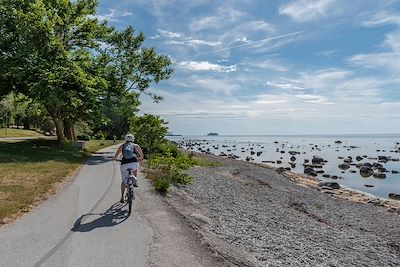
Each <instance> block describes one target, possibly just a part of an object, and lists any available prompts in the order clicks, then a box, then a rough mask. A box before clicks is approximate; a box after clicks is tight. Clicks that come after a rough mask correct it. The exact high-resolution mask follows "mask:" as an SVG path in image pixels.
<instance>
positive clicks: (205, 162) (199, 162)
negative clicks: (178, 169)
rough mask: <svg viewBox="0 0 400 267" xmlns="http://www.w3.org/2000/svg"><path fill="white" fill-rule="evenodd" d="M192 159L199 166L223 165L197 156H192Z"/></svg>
mask: <svg viewBox="0 0 400 267" xmlns="http://www.w3.org/2000/svg"><path fill="white" fill-rule="evenodd" d="M193 160H194V164H195V165H196V166H201V167H218V166H222V165H223V164H222V163H220V162H218V161H215V160H212V159H208V158H203V157H199V156H193Z"/></svg>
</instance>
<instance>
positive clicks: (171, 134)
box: [165, 132, 182, 136]
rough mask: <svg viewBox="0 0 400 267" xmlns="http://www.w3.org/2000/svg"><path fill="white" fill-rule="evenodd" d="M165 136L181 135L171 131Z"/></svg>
mask: <svg viewBox="0 0 400 267" xmlns="http://www.w3.org/2000/svg"><path fill="white" fill-rule="evenodd" d="M165 136H182V135H181V134H173V133H171V132H168V133H167V134H166V135H165Z"/></svg>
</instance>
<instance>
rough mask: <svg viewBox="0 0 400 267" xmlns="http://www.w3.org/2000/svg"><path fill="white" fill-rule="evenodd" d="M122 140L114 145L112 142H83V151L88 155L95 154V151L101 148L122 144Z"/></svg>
mask: <svg viewBox="0 0 400 267" xmlns="http://www.w3.org/2000/svg"><path fill="white" fill-rule="evenodd" d="M122 142H123V140H117V141H116V142H115V143H114V141H113V140H90V141H85V150H86V151H87V152H89V153H93V152H96V151H97V150H100V149H102V148H105V147H108V146H112V145H116V144H120V143H122Z"/></svg>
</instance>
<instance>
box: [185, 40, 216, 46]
mask: <svg viewBox="0 0 400 267" xmlns="http://www.w3.org/2000/svg"><path fill="white" fill-rule="evenodd" d="M184 43H186V44H189V45H193V46H197V45H206V46H219V45H221V42H210V41H205V40H199V39H188V40H185V41H184Z"/></svg>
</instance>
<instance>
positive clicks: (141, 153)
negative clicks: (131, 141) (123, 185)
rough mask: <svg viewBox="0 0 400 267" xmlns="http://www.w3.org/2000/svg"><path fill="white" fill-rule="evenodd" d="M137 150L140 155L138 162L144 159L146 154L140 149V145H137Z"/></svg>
mask: <svg viewBox="0 0 400 267" xmlns="http://www.w3.org/2000/svg"><path fill="white" fill-rule="evenodd" d="M135 150H136V152H137V154H138V155H139V157H138V160H139V161H141V160H143V159H144V154H143V151H142V149H141V148H140V146H139V145H138V144H135Z"/></svg>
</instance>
